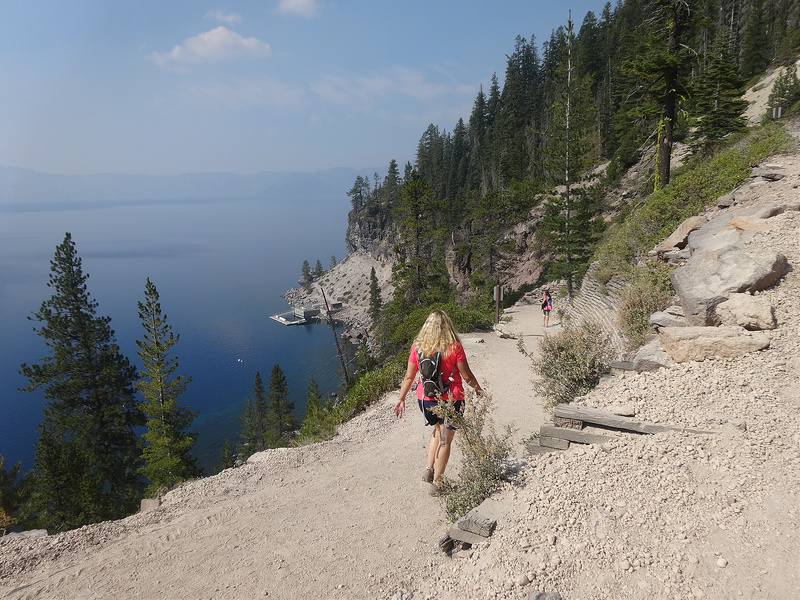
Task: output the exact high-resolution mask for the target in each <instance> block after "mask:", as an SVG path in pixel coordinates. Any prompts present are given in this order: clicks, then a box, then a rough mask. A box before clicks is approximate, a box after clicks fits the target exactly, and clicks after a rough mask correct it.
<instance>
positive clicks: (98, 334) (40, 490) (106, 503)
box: [20, 233, 144, 531]
mask: <svg viewBox="0 0 800 600" xmlns="http://www.w3.org/2000/svg"><path fill="white" fill-rule="evenodd" d="M50 270H51V273H50V280H49V282H48V284H47V285H48V287H50V288H51V289H52V290H53V295H52V296H51V297H50V299H49V300H45V301H44V302H43V303H42V305H41V307H40V308H39V310H38V311H37V312H36V313H34V315H33V317H30V318H31V319H32V320H35V321H38V323H39V326H38V329H36V328H34V330H35V331H36V333H37V334H38V335H39V336H40V337H42V338H43V339H44V340H45V342H46V344H47V346H48V348H49V349H50V355H49V356H47V357H45V358H43V359H41V361H40V362H39V363H37V364H32V365H28V364H22V365H21V367H20V373H21V374H22V375H24V376H25V377H27V378H28V381H29V382H30V383H29V385H28V386H27V387H25V388H23V389H24V390H26V391H33V390H35V389H42V390H43V392H44V397H45V400H46V401H47V404H46V406H45V409H44V421H43V422H42V424H41V425H40V426H39V441H38V445H37V448H36V456H35V462H34V465H35V471H36V475H37V491H36V495H35V498H34V502H33V508H34V511H35V513H36V516H37V518H38V521H39V523H40V524H41V525H42V526H43V527H46V528H47V529H50V530H56V531H62V530H66V529H73V528H75V527H80V526H81V525H86V524H88V523H94V522H98V521H104V520H108V519H115V518H120V517H123V516H125V515H128V514H130V513H131V512H133V511H134V510H135V509H136V508H137V506H138V503H139V500H140V499H141V494H142V488H143V487H144V486H143V481H142V479H141V477H140V476H139V474H138V469H139V467H140V465H141V442H140V440H139V436H137V434H136V433H135V431H134V427H135V426H137V425H143V424H144V419H143V416H142V413H141V411H140V410H139V407H138V405H137V403H136V402H135V400H134V389H133V384H134V381H135V379H136V369H135V367H133V366H132V365H131V364H130V363H129V362H128V359H127V358H125V357H124V356H123V355H122V354H120V352H119V347H118V346H117V344H116V342H115V338H114V331H113V330H112V329H111V327H110V325H109V323H110V321H111V319H110V318H109V317H98V316H97V315H96V311H97V302H96V301H95V300H93V299H92V298H91V296H90V294H89V292H88V289H87V285H86V280H87V279H88V275H85V274H84V273H83V268H82V266H81V259H80V257H79V256H78V254H77V252H76V251H75V244H74V242H73V241H72V236H71V235H70V234H69V233H67V234H66V236H65V238H64V241H63V243H61V244H60V245H59V246H58V247H57V248H56V253H55V257H54V259H53V260H52V261H51V262H50Z"/></svg>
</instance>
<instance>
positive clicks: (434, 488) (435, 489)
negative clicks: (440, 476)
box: [428, 481, 442, 496]
mask: <svg viewBox="0 0 800 600" xmlns="http://www.w3.org/2000/svg"><path fill="white" fill-rule="evenodd" d="M428 494H429V495H431V496H440V495H441V494H442V482H441V481H431V485H430V487H429V488H428Z"/></svg>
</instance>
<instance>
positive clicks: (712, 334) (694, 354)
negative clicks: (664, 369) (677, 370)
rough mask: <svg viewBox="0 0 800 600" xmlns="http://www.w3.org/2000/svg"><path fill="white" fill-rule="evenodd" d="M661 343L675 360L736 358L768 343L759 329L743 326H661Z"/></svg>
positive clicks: (680, 361) (761, 348) (767, 345)
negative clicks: (749, 329) (756, 330)
mask: <svg viewBox="0 0 800 600" xmlns="http://www.w3.org/2000/svg"><path fill="white" fill-rule="evenodd" d="M659 338H660V341H661V346H662V347H663V348H664V350H665V351H666V352H667V354H669V355H670V356H671V357H672V358H673V360H675V362H679V363H682V362H688V361H690V360H696V361H702V360H706V359H709V358H735V357H737V356H742V355H743V354H749V353H750V352H755V351H756V350H763V349H764V348H768V347H769V338H768V337H767V336H766V335H764V334H763V333H761V332H753V331H747V330H746V329H744V328H742V327H736V326H720V327H664V328H662V329H661V330H660V331H659Z"/></svg>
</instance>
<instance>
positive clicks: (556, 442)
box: [539, 435, 569, 450]
mask: <svg viewBox="0 0 800 600" xmlns="http://www.w3.org/2000/svg"><path fill="white" fill-rule="evenodd" d="M539 445H540V446H544V447H546V448H555V449H556V450H566V449H567V448H569V440H563V439H561V438H554V437H550V436H548V435H539Z"/></svg>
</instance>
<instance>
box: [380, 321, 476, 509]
mask: <svg viewBox="0 0 800 600" xmlns="http://www.w3.org/2000/svg"><path fill="white" fill-rule="evenodd" d="M420 364H422V368H420ZM429 367H430V368H429ZM436 370H438V372H439V374H440V377H441V379H440V380H439V382H438V383H439V385H438V386H434V385H433V384H434V382H432V381H429V380H428V381H425V382H424V384H425V385H423V381H420V383H419V384H418V385H417V402H418V404H419V407H420V410H421V411H422V412H423V414H424V415H425V421H426V422H427V425H433V427H434V430H433V433H432V434H431V439H430V442H429V443H428V466H427V467H426V468H425V471H424V472H423V476H422V479H423V481H426V482H427V483H430V484H432V486H431V493H432V494H436V493H438V491H439V485H440V484H441V482H442V475H444V470H445V467H447V461H448V459H449V458H450V446H451V444H452V442H453V436H454V435H455V433H456V430H455V427H453V426H452V425H447V426H446V429H445V423H444V422H443V419H442V418H441V417H439V416H437V415H435V414H434V413H433V412H431V410H430V409H431V408H434V407H435V406H436V404H437V402H438V399H439V398H440V397H441V399H442V400H445V401H447V402H453V403H454V408H455V409H456V410H457V411H459V412H463V410H464V385H463V381H466V382H467V383H468V384H469V385H470V386H471V387H472V388H473V389H474V390H475V393H476V394H477V395H478V396H480V395H481V394H483V390H482V389H481V386H480V385H479V384H478V380H477V379H476V378H475V375H473V374H472V371H471V370H470V368H469V363H467V356H466V354H465V353H464V347H463V346H462V345H461V340H460V339H459V337H458V334H457V333H456V330H455V328H454V327H453V322H452V321H451V320H450V317H448V316H447V314H446V313H445V312H444V311H441V310H435V311H433V312H432V313H431V314H430V315H428V318H427V319H426V320H425V323H424V325H423V326H422V329H420V331H419V333H418V334H417V337H416V339H415V340H414V344H413V345H412V346H411V354H410V355H409V357H408V368H407V369H406V374H405V377H404V378H403V383H402V385H401V386H400V397H399V398H398V400H397V404H395V405H394V414H395V415H396V416H397V417H398V418H400V417H402V416H403V413H405V410H406V394H408V392H409V390H410V389H411V385H412V384H413V383H414V379H415V378H416V376H417V372H420V373H424V374H425V375H426V376H429V375H430V372H431V371H436ZM462 378H463V379H462ZM421 379H422V378H421ZM425 387H428V388H429V392H430V393H431V395H430V396H428V395H426V394H425V391H424V388H425ZM431 387H439V389H438V390H431V389H430V388H431ZM440 390H441V391H440ZM443 429H445V432H443V431H442V430H443ZM443 433H444V440H442V434H443Z"/></svg>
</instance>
